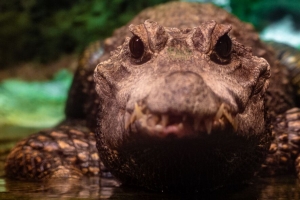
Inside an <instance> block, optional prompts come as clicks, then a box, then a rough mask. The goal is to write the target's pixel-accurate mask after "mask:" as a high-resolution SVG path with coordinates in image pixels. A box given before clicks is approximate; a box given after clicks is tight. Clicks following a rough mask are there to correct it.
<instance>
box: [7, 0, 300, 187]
mask: <svg viewBox="0 0 300 200" xmlns="http://www.w3.org/2000/svg"><path fill="white" fill-rule="evenodd" d="M149 19H151V20H149ZM212 20H214V21H212ZM129 24H134V25H131V26H129V30H128V25H126V26H124V27H121V28H120V29H117V30H116V31H115V33H114V34H113V36H112V37H110V38H108V39H106V40H105V41H104V44H103V50H104V51H103V54H102V52H101V48H99V46H97V45H98V43H97V44H96V45H92V46H91V47H90V48H88V49H87V50H86V52H85V54H84V55H83V58H82V59H81V60H80V62H79V69H78V70H77V72H76V74H75V78H74V81H73V84H72V88H71V90H70V95H69V99H68V102H67V107H66V114H67V122H68V128H67V129H63V128H61V127H62V126H64V123H62V124H61V125H60V126H58V127H56V128H54V129H52V130H49V131H46V132H45V131H44V132H42V133H38V134H37V135H35V136H32V137H30V138H29V139H25V140H24V141H23V142H21V143H20V144H19V145H17V147H16V148H15V149H14V150H13V151H12V153H11V154H10V155H9V156H8V159H7V163H6V172H7V175H8V176H9V177H12V178H19V179H49V178H53V177H57V176H62V177H63V176H82V175H83V174H88V175H95V174H97V175H98V174H99V173H100V170H98V171H97V170H95V167H96V166H97V164H98V166H99V165H100V162H101V161H103V163H104V165H105V166H106V167H107V168H108V169H109V170H110V171H111V172H112V173H113V174H114V175H115V176H116V177H117V178H118V179H120V180H121V181H122V182H123V183H125V184H129V185H135V186H140V187H145V188H148V189H152V190H158V191H160V190H169V191H202V190H211V189H216V188H220V187H224V186H229V185H234V184H240V183H242V182H245V181H247V180H249V179H251V177H253V175H254V174H255V173H256V172H257V171H259V169H260V167H261V166H262V168H263V172H264V174H276V173H281V172H283V171H289V170H290V169H291V168H293V165H294V164H296V165H297V168H299V167H298V165H299V163H300V161H298V160H300V159H297V158H298V156H299V154H298V146H297V145H296V146H295V145H294V146H293V145H292V144H295V143H297V141H298V134H299V129H297V127H300V125H299V123H300V119H299V118H300V117H299V113H300V111H299V110H297V108H294V109H293V110H289V109H292V108H293V107H295V106H296V102H295V97H294V94H293V93H294V92H293V83H292V82H290V79H289V78H290V74H289V71H288V70H287V69H286V67H285V66H283V65H281V64H280V63H279V61H278V60H277V58H276V55H275V53H274V52H273V51H272V49H271V48H270V47H268V46H266V45H265V44H263V43H262V42H261V41H260V40H259V37H258V35H257V33H256V32H255V31H254V29H253V27H252V26H251V25H249V24H245V23H242V22H240V21H239V20H238V19H237V18H235V17H234V16H232V15H231V14H228V13H227V12H226V11H224V10H222V9H220V8H217V7H215V6H213V5H210V4H194V3H184V2H173V3H169V4H165V5H161V6H157V7H154V8H149V9H146V10H144V11H143V12H141V13H140V14H139V15H137V16H136V17H135V18H134V19H133V20H132V21H131V22H130V23H129ZM170 27H171V28H170ZM228 36H229V37H228ZM224 44H225V46H224ZM249 47H251V48H249ZM99 50H100V52H99ZM92 52H96V53H92ZM97 63H99V64H98V65H97V67H96V69H95V73H94V68H95V66H96V64H97ZM93 73H94V80H95V82H93V78H92V76H93ZM271 74H272V75H271ZM270 75H271V78H270ZM268 85H269V87H268ZM95 87H96V90H95V89H94V88H95ZM96 92H97V94H96ZM97 95H98V96H97ZM98 110H99V111H98ZM76 120H82V121H83V123H81V124H80V125H79V126H77V127H76V126H73V125H74V124H75V123H74V122H76ZM290 122H292V123H290ZM293 125H294V126H293ZM82 126H87V127H89V129H84V128H82ZM293 127H294V129H293ZM65 128H66V127H65ZM95 128H96V131H95V132H96V135H95V138H93V137H92V136H91V135H90V130H91V131H92V132H93V131H94V130H95ZM69 129H70V130H73V132H77V133H75V135H72V137H73V136H74V137H76V135H77V134H78V135H85V136H84V138H87V137H90V139H89V145H88V150H86V149H84V150H82V149H78V148H72V147H70V145H71V146H72V145H74V146H76V142H74V138H72V137H71V136H70V134H69V133H70V131H69ZM57 130H60V131H62V132H66V133H65V134H66V135H68V137H69V139H70V141H71V142H68V141H66V140H61V139H60V138H55V140H54V142H53V143H47V142H46V143H43V145H40V146H39V145H36V144H39V142H40V139H41V138H40V135H44V137H47V138H49V137H50V136H51V135H53V133H55V132H56V131H57ZM48 135H49V136H48ZM87 135H88V136H87ZM70 137H71V138H70ZM33 138H34V139H33ZM94 139H95V140H96V141H97V148H98V151H99V156H100V158H101V161H100V160H97V162H93V163H91V165H90V166H92V167H91V170H89V167H88V170H87V168H86V167H82V164H79V165H78V164H77V163H81V162H83V161H84V163H85V165H84V166H89V163H88V162H85V161H87V160H93V159H92V158H96V157H95V156H92V155H94V154H91V155H90V156H88V155H87V153H88V152H95V150H96V148H95V146H93V145H92V143H93V142H94ZM79 140H81V139H79ZM30 141H34V142H32V143H30ZM47 141H48V140H47ZM62 142H63V143H67V144H68V145H69V146H68V145H60V144H62ZM271 143H272V145H271V146H270V144H271ZM85 144H87V143H85ZM285 144H286V146H284V145H285ZM51 145H52V146H51ZM57 145H58V146H60V147H61V148H60V149H59V151H58V153H56V154H55V153H54V154H55V155H57V156H56V157H55V156H54V155H53V156H54V157H53V160H54V161H55V162H53V163H50V164H51V167H49V168H45V167H43V166H44V163H47V162H48V161H49V159H48V157H47V156H45V158H44V157H43V156H39V157H38V158H39V159H38V160H40V161H37V162H35V163H34V164H32V161H33V160H34V161H35V160H36V154H39V152H41V154H43V153H44V152H45V151H47V150H48V153H49V154H47V155H51V152H49V149H50V150H51V149H53V147H55V146H57ZM278 147H280V148H278ZM292 148H294V151H293V153H294V154H295V155H293V156H290V154H289V152H291V149H292ZM295 148H296V149H295ZM70 149H73V150H74V152H73V151H70ZM285 150H286V151H285ZM31 151H34V152H37V153H36V154H30V152H31ZM286 152H287V154H289V155H288V156H287V157H286V156H285V155H286ZM268 153H269V154H268ZM29 155H32V156H31V157H30V156H29ZM69 155H71V157H72V159H71V160H70V159H69ZM80 155H81V156H80ZM82 155H85V156H82ZM87 157H88V158H91V159H87ZM84 158H86V159H84ZM43 159H44V160H43ZM282 160H283V161H286V162H281V161H282ZM295 160H296V162H295ZM94 161H96V160H94ZM51 162H52V161H51ZM75 163H76V164H75ZM282 163H284V165H282ZM80 166H81V167H80ZM282 166H284V167H282ZM29 168H30V169H31V170H26V169H29ZM32 169H34V170H32ZM37 169H38V170H37ZM103 169H104V168H103ZM37 171H38V175H36V172H37ZM298 173H299V172H298Z"/></svg>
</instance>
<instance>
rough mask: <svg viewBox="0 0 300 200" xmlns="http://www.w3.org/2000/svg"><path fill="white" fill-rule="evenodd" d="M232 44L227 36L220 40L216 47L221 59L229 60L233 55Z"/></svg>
mask: <svg viewBox="0 0 300 200" xmlns="http://www.w3.org/2000/svg"><path fill="white" fill-rule="evenodd" d="M231 48H232V42H231V39H230V37H229V36H228V35H227V34H226V35H223V36H222V37H220V38H219V40H218V41H217V44H216V46H215V52H216V53H217V54H218V56H220V57H221V58H227V57H228V56H229V55H230V53H231Z"/></svg>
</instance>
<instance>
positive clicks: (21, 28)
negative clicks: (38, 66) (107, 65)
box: [0, 0, 170, 68]
mask: <svg viewBox="0 0 300 200" xmlns="http://www.w3.org/2000/svg"><path fill="white" fill-rule="evenodd" d="M166 1H170V0H151V1H139V0H135V1H134V0H90V1H84V0H43V1H38V0H3V1H0V27H1V29H0V66H1V68H2V67H4V66H6V65H8V64H11V63H14V62H18V61H22V60H28V59H33V58H34V59H37V60H39V61H42V62H44V61H48V60H51V59H54V58H57V57H58V56H59V55H61V54H63V53H69V52H72V51H74V50H75V51H81V50H82V49H83V48H84V47H85V46H86V45H87V44H88V43H90V42H91V41H93V40H96V39H101V38H105V37H107V36H109V35H110V34H111V33H112V31H113V30H114V29H115V28H116V27H119V26H121V25H123V24H125V23H126V22H128V21H129V20H130V19H131V18H132V17H133V16H134V15H135V14H136V13H137V12H139V11H140V10H142V9H144V8H145V7H148V6H152V5H155V4H159V3H162V2H166Z"/></svg>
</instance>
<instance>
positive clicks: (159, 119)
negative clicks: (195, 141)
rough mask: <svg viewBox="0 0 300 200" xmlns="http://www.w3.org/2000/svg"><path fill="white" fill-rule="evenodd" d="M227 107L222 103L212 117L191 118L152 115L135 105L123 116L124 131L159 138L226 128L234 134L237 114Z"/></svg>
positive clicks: (188, 116) (189, 116)
mask: <svg viewBox="0 0 300 200" xmlns="http://www.w3.org/2000/svg"><path fill="white" fill-rule="evenodd" d="M228 107H229V106H228V105H227V104H225V103H222V104H221V105H220V107H219V109H218V110H217V112H216V113H215V114H214V115H212V116H193V115H191V114H188V113H183V114H173V113H154V112H151V111H150V110H149V109H148V108H147V107H146V106H145V105H138V104H137V103H135V106H134V109H133V111H132V112H128V111H127V112H126V114H125V130H128V129H131V130H140V131H142V132H146V133H148V134H150V135H155V136H158V137H161V138H164V137H167V136H175V137H178V138H182V137H186V136H196V135H199V134H206V135H210V134H211V133H212V132H215V131H218V132H219V131H222V130H225V129H228V128H231V129H233V131H234V132H236V131H237V127H238V122H237V118H236V115H237V114H236V113H234V112H231V111H230V110H229V109H228Z"/></svg>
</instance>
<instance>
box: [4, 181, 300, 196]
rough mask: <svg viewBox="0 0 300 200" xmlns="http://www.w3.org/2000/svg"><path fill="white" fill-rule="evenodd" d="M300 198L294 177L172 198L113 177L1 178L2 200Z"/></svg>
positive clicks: (299, 188) (299, 190) (299, 189)
mask: <svg viewBox="0 0 300 200" xmlns="http://www.w3.org/2000/svg"><path fill="white" fill-rule="evenodd" d="M108 198H109V199H117V200H118V199H136V200H137V199H162V200H163V199H165V200H171V199H233V200H234V199H260V200H267V199H300V187H299V183H298V181H297V180H296V179H295V177H294V176H289V177H279V178H266V179H259V180H257V181H256V182H255V183H253V184H251V185H248V186H247V187H245V188H244V189H242V190H239V191H235V192H233V191H215V192H212V193H210V194H205V195H204V194H196V195H191V194H185V195H184V196H182V195H171V194H165V193H152V192H147V191H143V190H140V189H132V188H125V187H120V183H119V182H118V181H116V180H115V179H113V178H101V179H100V178H98V177H93V178H84V179H55V180H52V181H51V182H43V183H41V182H39V183H37V182H22V181H12V180H5V179H3V178H2V179H0V199H1V200H4V199H7V200H12V199H31V200H33V199H34V200H35V199H108Z"/></svg>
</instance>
